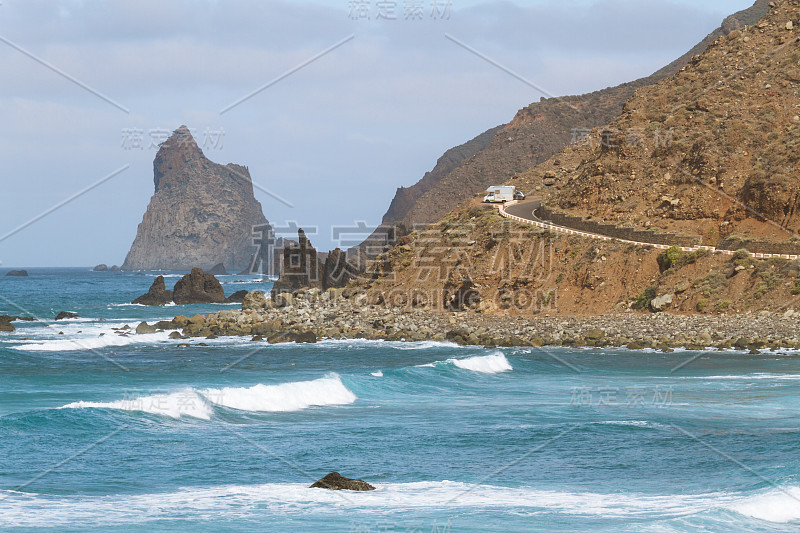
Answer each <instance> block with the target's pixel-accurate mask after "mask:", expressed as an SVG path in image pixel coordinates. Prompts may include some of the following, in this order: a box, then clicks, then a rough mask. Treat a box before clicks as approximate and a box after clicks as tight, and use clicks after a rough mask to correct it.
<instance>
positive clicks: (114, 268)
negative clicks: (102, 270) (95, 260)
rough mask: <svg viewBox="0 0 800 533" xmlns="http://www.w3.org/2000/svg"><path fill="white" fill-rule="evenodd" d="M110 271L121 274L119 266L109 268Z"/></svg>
mask: <svg viewBox="0 0 800 533" xmlns="http://www.w3.org/2000/svg"><path fill="white" fill-rule="evenodd" d="M108 270H109V271H111V272H119V267H118V266H117V265H114V266H112V267H111V268H109V269H108Z"/></svg>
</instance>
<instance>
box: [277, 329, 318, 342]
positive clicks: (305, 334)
mask: <svg viewBox="0 0 800 533" xmlns="http://www.w3.org/2000/svg"><path fill="white" fill-rule="evenodd" d="M267 342H268V343H270V344H281V343H284V342H298V343H299V342H306V343H309V344H313V343H315V342H317V335H316V333H314V332H313V331H307V330H304V331H284V332H281V333H277V334H275V335H272V336H270V337H268V338H267Z"/></svg>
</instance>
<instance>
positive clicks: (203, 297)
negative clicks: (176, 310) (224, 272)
mask: <svg viewBox="0 0 800 533" xmlns="http://www.w3.org/2000/svg"><path fill="white" fill-rule="evenodd" d="M172 299H173V301H174V302H175V303H176V304H178V305H184V304H208V303H225V291H224V290H223V289H222V285H221V284H220V282H219V281H218V280H217V278H215V277H214V276H212V275H211V274H206V273H205V272H203V271H202V269H199V268H193V269H192V271H191V273H189V274H186V275H185V276H183V277H182V278H181V279H179V280H178V282H177V283H176V284H175V289H174V290H173V294H172Z"/></svg>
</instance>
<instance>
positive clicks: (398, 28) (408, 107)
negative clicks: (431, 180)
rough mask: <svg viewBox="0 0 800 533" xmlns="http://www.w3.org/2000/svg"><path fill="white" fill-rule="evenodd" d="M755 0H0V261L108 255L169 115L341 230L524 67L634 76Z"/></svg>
mask: <svg viewBox="0 0 800 533" xmlns="http://www.w3.org/2000/svg"><path fill="white" fill-rule="evenodd" d="M750 5H752V0H727V1H724V0H663V1H651V0H531V1H492V0H449V1H448V0H397V1H392V0H363V1H362V0H358V1H351V0H343V1H340V0H316V1H311V0H309V1H300V2H286V1H269V0H231V1H226V0H194V1H189V0H184V1H180V0H173V1H170V2H164V1H163V0H117V1H114V2H108V1H105V0H103V1H100V0H62V1H52V0H0V125H2V128H1V129H0V161H1V162H2V167H0V191H2V192H1V193H0V268H8V267H36V266H92V265H95V264H98V263H107V264H109V265H111V264H121V263H122V261H123V260H124V259H125V254H126V253H127V251H128V249H129V248H130V245H131V243H132V242H133V239H134V237H135V235H136V228H137V226H138V224H139V223H140V222H141V220H142V215H143V214H144V212H145V210H146V208H147V204H148V202H149V200H150V197H151V195H152V194H153V158H154V157H155V154H156V151H157V146H158V143H159V142H160V141H163V140H164V137H165V136H166V135H168V134H169V132H171V131H172V130H174V129H176V128H177V127H178V126H180V125H181V124H185V125H187V126H188V127H189V128H190V129H191V130H192V131H193V133H194V135H195V139H196V140H197V142H198V144H199V145H200V147H201V148H203V149H204V152H205V154H206V156H207V157H208V158H209V159H211V160H212V161H215V162H218V163H222V164H226V163H231V162H232V163H238V164H241V165H245V166H247V167H248V168H249V170H250V174H251V175H252V178H253V181H254V183H255V189H256V191H255V193H256V198H257V199H258V200H259V201H260V202H261V204H262V206H263V210H264V214H265V215H266V217H267V218H268V219H269V220H270V222H272V223H273V224H275V225H278V226H288V223H289V222H296V223H297V224H298V225H300V226H301V227H303V228H305V229H306V233H307V234H308V235H309V237H310V239H311V241H312V243H313V244H314V245H315V246H316V247H317V248H318V249H321V250H326V249H329V248H332V247H335V246H339V245H347V243H345V242H340V241H337V240H335V239H334V238H333V235H332V228H334V227H342V226H344V227H354V226H356V225H358V223H359V222H360V221H363V222H365V223H366V224H367V225H368V226H369V225H374V224H379V223H380V220H381V217H382V215H383V213H384V212H385V211H386V209H387V207H388V206H389V203H390V201H391V199H392V197H393V196H394V193H395V190H396V188H397V187H399V186H409V185H412V184H413V183H415V182H416V181H417V180H419V179H420V178H421V177H422V176H423V175H424V173H425V172H426V171H429V170H431V169H432V168H433V167H434V165H435V164H436V160H437V159H438V158H439V157H440V156H441V155H442V154H443V153H444V152H445V151H446V150H447V149H449V148H451V147H453V146H456V145H459V144H462V143H464V142H466V141H468V140H469V139H471V138H473V137H475V136H476V135H478V134H480V133H481V132H483V131H485V130H487V129H489V128H492V127H494V126H497V125H499V124H504V123H507V122H509V121H510V120H511V119H512V118H513V117H514V115H515V113H516V112H517V110H519V109H520V108H523V107H525V106H527V105H528V104H530V103H531V102H535V101H538V100H539V99H540V97H542V96H543V94H542V93H541V92H540V91H539V90H537V89H535V88H534V87H533V86H536V87H539V88H540V89H542V90H543V91H545V92H546V93H547V95H548V96H558V95H565V94H580V93H584V92H589V91H593V90H597V89H602V88H605V87H609V86H614V85H617V84H619V83H622V82H626V81H631V80H633V79H636V78H639V77H642V76H647V75H649V74H651V73H652V72H654V71H656V70H658V69H659V68H661V67H662V66H664V65H666V64H668V63H669V62H671V61H672V60H674V59H675V58H677V57H679V56H680V55H682V54H683V53H685V52H686V51H687V50H689V49H690V48H691V47H692V46H694V45H695V44H696V43H697V42H698V41H700V40H701V39H702V38H703V37H704V36H705V35H707V34H708V33H709V32H711V31H712V30H713V29H715V28H716V27H718V26H719V24H720V23H721V21H722V19H723V18H725V17H726V16H727V15H729V14H731V13H733V12H735V11H738V10H741V9H745V8H747V7H749V6H750ZM478 54H479V55H480V56H482V57H479V55H478ZM500 67H504V69H503V68H500ZM509 71H510V72H511V73H513V74H514V75H511V74H509ZM519 78H523V79H524V80H528V81H529V82H530V84H528V83H525V82H524V81H521V80H520V79H519ZM442 201H447V199H442Z"/></svg>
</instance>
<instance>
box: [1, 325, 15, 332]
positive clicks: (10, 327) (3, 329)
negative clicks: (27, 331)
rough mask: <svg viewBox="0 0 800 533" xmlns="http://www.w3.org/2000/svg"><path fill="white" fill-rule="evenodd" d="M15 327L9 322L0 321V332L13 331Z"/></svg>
mask: <svg viewBox="0 0 800 533" xmlns="http://www.w3.org/2000/svg"><path fill="white" fill-rule="evenodd" d="M16 329H17V328H15V327H14V325H13V324H12V323H11V322H0V332H3V333H13V332H14V331H15V330H16Z"/></svg>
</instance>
